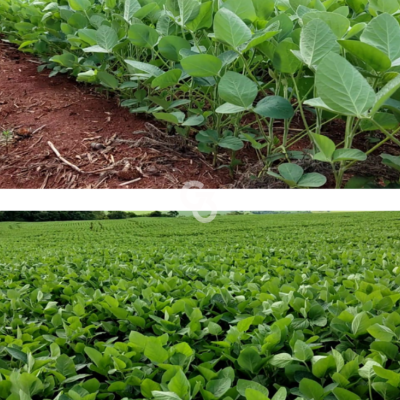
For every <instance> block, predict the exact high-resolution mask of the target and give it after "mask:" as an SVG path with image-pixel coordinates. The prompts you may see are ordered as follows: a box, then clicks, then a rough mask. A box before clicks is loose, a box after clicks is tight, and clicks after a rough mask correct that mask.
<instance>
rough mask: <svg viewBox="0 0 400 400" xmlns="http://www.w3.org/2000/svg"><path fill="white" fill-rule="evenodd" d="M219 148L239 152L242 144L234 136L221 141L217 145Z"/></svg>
mask: <svg viewBox="0 0 400 400" xmlns="http://www.w3.org/2000/svg"><path fill="white" fill-rule="evenodd" d="M218 146H219V147H222V148H224V149H230V150H233V151H239V150H241V149H243V147H244V143H243V141H242V140H240V139H239V138H237V137H234V136H229V137H225V138H223V139H221V140H220V141H219V143H218Z"/></svg>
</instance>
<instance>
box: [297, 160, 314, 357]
mask: <svg viewBox="0 0 400 400" xmlns="http://www.w3.org/2000/svg"><path fill="white" fill-rule="evenodd" d="M293 165H294V164H293ZM299 180H300V177H299V179H298V180H297V181H296V182H298V181H299ZM293 355H294V356H295V357H296V358H297V359H298V360H300V361H308V360H310V359H311V358H312V356H313V355H314V353H313V351H312V350H311V348H310V347H309V346H308V345H307V344H306V343H304V342H303V341H301V340H297V342H296V343H295V345H294V352H293Z"/></svg>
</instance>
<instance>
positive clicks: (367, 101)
mask: <svg viewBox="0 0 400 400" xmlns="http://www.w3.org/2000/svg"><path fill="white" fill-rule="evenodd" d="M399 9H400V4H399V2H398V0H325V1H322V0H225V1H222V0H210V1H207V0H101V1H94V0H68V1H67V0H57V1H51V0H40V1H39V0H35V1H33V0H29V1H25V0H0V33H1V32H3V33H5V34H6V35H7V37H8V39H9V40H10V41H11V42H13V43H17V44H18V45H19V48H20V49H21V50H23V51H27V52H33V53H37V54H39V55H41V56H42V57H43V58H44V60H45V66H47V67H48V68H50V69H52V72H51V74H50V75H55V74H57V73H59V72H61V73H65V72H68V73H71V74H73V75H74V76H76V78H77V79H78V80H79V81H83V82H88V83H97V84H100V85H103V86H104V87H105V88H106V89H108V90H113V91H115V92H116V93H118V94H119V95H120V97H121V99H122V105H123V106H127V107H129V108H130V109H131V111H132V112H135V113H145V114H151V115H153V116H154V117H155V118H156V119H158V120H161V121H164V122H165V123H166V124H167V125H168V126H169V128H170V129H171V130H174V131H175V132H176V133H177V134H180V135H183V136H184V137H188V136H195V137H196V139H197V141H198V146H199V149H200V150H201V151H203V152H205V153H213V154H214V162H215V163H216V162H217V161H218V158H217V153H218V151H221V149H225V151H226V150H228V151H229V152H230V153H231V164H230V168H234V167H235V166H236V165H237V164H238V162H239V161H238V160H237V159H236V152H237V151H238V150H241V149H242V148H243V147H244V145H245V144H246V143H248V144H249V146H252V147H253V148H254V151H255V152H256V153H257V156H258V158H259V159H260V160H261V161H262V162H263V163H264V164H265V170H268V168H269V167H270V166H271V165H272V163H273V162H276V161H280V162H284V163H285V164H284V167H283V172H282V171H280V175H277V174H275V173H274V176H275V177H276V178H277V179H281V180H283V181H284V182H286V183H287V184H288V185H289V186H291V187H320V186H323V185H324V184H325V183H326V179H325V177H324V176H322V175H320V174H318V173H313V174H311V175H310V174H306V175H303V172H302V171H300V170H299V168H298V167H296V166H295V165H293V164H292V163H290V161H292V160H296V159H298V158H299V157H300V158H303V157H304V154H303V153H301V152H300V153H299V152H298V151H297V152H296V151H294V152H293V151H291V149H292V148H293V146H294V145H295V144H296V143H297V142H299V141H300V140H301V139H303V138H304V137H306V138H307V137H308V138H309V141H310V146H309V147H311V151H308V152H307V154H308V156H307V157H308V158H313V159H314V160H316V161H318V162H321V163H328V164H330V165H331V167H332V173H333V174H334V176H335V179H336V186H337V187H338V188H339V187H341V186H342V181H343V175H344V174H345V172H346V171H347V170H348V169H349V168H350V167H351V166H352V165H353V164H354V163H356V162H364V161H366V159H367V157H368V155H369V154H371V153H373V152H375V151H376V150H378V149H379V148H380V147H381V146H382V145H383V144H385V143H386V142H388V141H390V142H392V143H394V144H396V145H400V140H399V139H398V138H397V137H396V134H397V133H398V132H399V130H400V128H399V120H400V92H399V88H400V76H399V72H400V50H399V48H400V47H399V43H400V25H399ZM41 68H44V66H42V67H41ZM338 118H341V119H343V120H344V121H345V122H346V123H345V124H343V126H344V125H345V127H343V132H342V141H341V143H340V144H338V145H337V146H336V144H334V143H333V142H332V141H331V140H330V139H329V138H328V137H327V136H325V135H324V134H323V133H324V129H325V127H326V124H327V123H328V122H330V121H332V120H334V119H338ZM299 120H300V121H302V124H303V126H304V130H303V131H301V132H298V131H297V130H296V129H295V130H293V131H292V130H291V127H293V122H296V121H299ZM277 123H278V125H277ZM298 126H299V124H298V122H296V124H295V128H298ZM376 130H379V131H380V132H381V133H382V134H383V135H384V138H383V140H379V139H378V140H377V141H375V140H372V141H373V145H372V146H371V148H370V150H369V151H368V152H367V153H364V152H362V151H360V150H358V149H356V148H354V147H355V146H354V144H353V143H354V139H355V137H356V136H357V135H360V134H363V135H364V136H368V135H370V132H371V131H376ZM308 150H310V149H308ZM383 160H384V162H385V164H387V163H388V162H389V161H390V165H391V166H393V167H394V168H396V169H397V168H398V167H399V165H400V161H399V158H398V157H394V159H390V155H383ZM388 160H389V161H388ZM293 177H295V178H296V179H293Z"/></svg>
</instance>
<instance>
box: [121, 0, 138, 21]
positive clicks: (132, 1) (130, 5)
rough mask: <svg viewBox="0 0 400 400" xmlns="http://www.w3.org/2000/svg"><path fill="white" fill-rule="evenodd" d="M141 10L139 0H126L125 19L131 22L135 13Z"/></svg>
mask: <svg viewBox="0 0 400 400" xmlns="http://www.w3.org/2000/svg"><path fill="white" fill-rule="evenodd" d="M140 9H141V5H140V4H139V2H138V0H125V5H124V19H125V21H126V22H129V23H130V22H131V20H132V18H133V16H134V15H135V13H137V12H138V11H139V10H140Z"/></svg>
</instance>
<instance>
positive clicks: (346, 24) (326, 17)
mask: <svg viewBox="0 0 400 400" xmlns="http://www.w3.org/2000/svg"><path fill="white" fill-rule="evenodd" d="M314 19H318V20H321V21H323V22H325V23H326V24H327V25H328V26H329V27H330V28H331V29H332V31H333V33H334V34H335V35H336V37H337V38H339V39H340V38H342V37H343V36H344V35H345V34H346V33H347V31H348V29H349V28H350V21H349V20H348V19H347V18H346V17H344V16H343V15H340V14H337V13H333V12H325V11H313V12H308V13H306V14H305V15H304V16H303V23H304V26H307V24H309V23H310V22H311V21H313V20H314Z"/></svg>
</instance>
